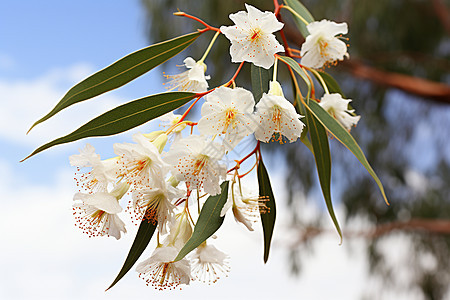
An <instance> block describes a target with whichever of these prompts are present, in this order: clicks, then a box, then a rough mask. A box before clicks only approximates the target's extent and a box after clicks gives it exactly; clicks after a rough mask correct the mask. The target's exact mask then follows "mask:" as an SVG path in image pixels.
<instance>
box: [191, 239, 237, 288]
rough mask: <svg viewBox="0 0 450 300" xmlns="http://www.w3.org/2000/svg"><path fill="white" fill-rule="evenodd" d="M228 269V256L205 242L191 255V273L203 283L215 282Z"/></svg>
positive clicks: (225, 273)
mask: <svg viewBox="0 0 450 300" xmlns="http://www.w3.org/2000/svg"><path fill="white" fill-rule="evenodd" d="M229 271H230V263H229V256H228V255H226V254H225V253H223V252H222V251H220V250H218V249H217V248H216V247H214V246H213V245H207V244H206V242H205V243H202V244H201V245H200V246H198V247H197V249H196V250H195V252H194V253H193V255H192V275H193V277H194V278H195V279H197V280H199V281H202V282H204V283H208V284H211V283H216V282H217V280H218V279H220V277H222V276H223V275H225V276H227V273H228V272H229Z"/></svg>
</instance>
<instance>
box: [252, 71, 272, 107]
mask: <svg viewBox="0 0 450 300" xmlns="http://www.w3.org/2000/svg"><path fill="white" fill-rule="evenodd" d="M271 70H272V68H271V69H269V70H267V69H264V68H261V67H256V66H255V65H254V64H252V66H251V79H252V93H253V97H254V98H255V103H258V101H259V100H260V99H261V97H262V95H263V93H267V92H268V91H269V80H270V73H271Z"/></svg>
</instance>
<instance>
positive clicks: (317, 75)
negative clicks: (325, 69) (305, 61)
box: [309, 69, 330, 94]
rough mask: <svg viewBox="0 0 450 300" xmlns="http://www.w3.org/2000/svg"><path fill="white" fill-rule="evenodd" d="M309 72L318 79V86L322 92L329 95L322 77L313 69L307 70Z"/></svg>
mask: <svg viewBox="0 0 450 300" xmlns="http://www.w3.org/2000/svg"><path fill="white" fill-rule="evenodd" d="M309 70H310V71H311V72H312V73H313V74H314V75H316V77H317V78H318V79H319V81H320V84H321V85H322V87H323V90H324V91H325V93H326V94H329V93H330V92H329V91H328V87H327V84H326V83H325V81H324V80H323V78H322V75H320V73H319V72H317V71H316V70H314V69H309Z"/></svg>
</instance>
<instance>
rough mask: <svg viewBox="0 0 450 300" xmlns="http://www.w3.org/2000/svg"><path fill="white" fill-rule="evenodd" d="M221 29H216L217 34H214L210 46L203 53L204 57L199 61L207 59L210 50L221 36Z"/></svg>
mask: <svg viewBox="0 0 450 300" xmlns="http://www.w3.org/2000/svg"><path fill="white" fill-rule="evenodd" d="M219 34H220V31H216V34H215V35H214V37H213V39H212V40H211V42H210V43H209V46H208V48H207V49H206V51H205V53H204V54H203V56H202V58H200V60H199V61H198V62H197V63H202V62H204V61H205V58H206V56H207V55H208V53H209V51H211V48H212V46H213V45H214V42H215V41H216V39H217V37H218V36H219Z"/></svg>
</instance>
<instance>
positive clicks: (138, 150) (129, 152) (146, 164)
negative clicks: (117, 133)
mask: <svg viewBox="0 0 450 300" xmlns="http://www.w3.org/2000/svg"><path fill="white" fill-rule="evenodd" d="M133 140H134V141H135V142H137V144H131V143H124V144H114V146H113V147H114V152H115V153H116V154H117V155H119V156H120V159H119V160H118V164H119V171H118V176H123V177H124V178H125V179H126V180H127V182H128V183H129V184H131V185H133V186H134V187H135V188H136V189H141V188H146V187H147V188H148V187H151V185H152V184H153V183H155V182H156V183H159V182H161V181H163V180H164V176H165V174H166V164H165V163H164V162H163V161H162V159H161V155H160V152H159V149H158V147H156V146H155V145H154V144H153V143H151V142H150V141H149V140H148V139H147V138H146V137H145V136H144V135H142V134H135V135H134V136H133Z"/></svg>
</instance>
